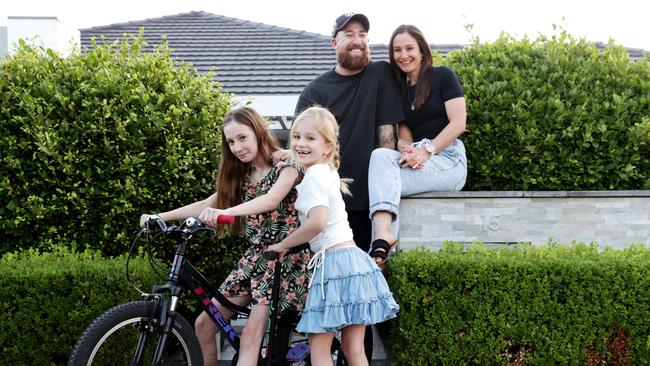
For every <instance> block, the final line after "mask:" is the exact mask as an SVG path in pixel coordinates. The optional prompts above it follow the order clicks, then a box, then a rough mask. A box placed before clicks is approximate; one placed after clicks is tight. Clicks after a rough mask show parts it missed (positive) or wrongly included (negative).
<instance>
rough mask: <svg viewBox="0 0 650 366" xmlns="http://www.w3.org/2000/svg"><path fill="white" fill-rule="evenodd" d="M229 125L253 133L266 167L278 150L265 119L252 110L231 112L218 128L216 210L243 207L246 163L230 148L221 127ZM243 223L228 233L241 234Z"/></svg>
mask: <svg viewBox="0 0 650 366" xmlns="http://www.w3.org/2000/svg"><path fill="white" fill-rule="evenodd" d="M229 123H240V124H242V125H245V126H248V127H250V128H251V129H252V130H253V132H254V133H255V137H256V138H257V144H258V151H257V154H258V156H259V155H260V154H261V156H263V157H264V158H265V159H266V162H267V163H268V164H269V165H272V164H273V156H272V154H273V153H274V152H276V151H278V150H279V149H280V145H279V144H278V141H277V139H276V138H275V137H274V136H273V135H271V134H270V133H269V130H268V129H267V127H266V122H265V121H264V118H262V116H261V115H260V114H259V113H258V112H257V111H256V110H255V109H253V108H251V107H240V108H235V109H233V110H231V111H230V112H229V113H228V114H226V116H225V117H224V119H223V123H222V124H221V162H220V163H219V171H218V176H217V183H216V187H215V188H216V191H217V208H221V209H225V208H229V207H232V206H236V205H238V204H240V203H242V200H243V199H242V193H243V190H242V184H243V183H244V178H245V177H246V174H248V172H249V170H250V164H249V163H246V164H244V163H242V161H241V160H239V159H238V158H237V157H236V156H235V154H233V153H232V151H230V147H229V146H228V143H227V141H226V136H225V135H224V133H223V127H224V126H226V125H227V124H229ZM242 229H243V219H239V220H236V221H235V224H234V225H231V226H230V228H229V229H226V230H227V231H228V232H231V233H237V234H241V233H242Z"/></svg>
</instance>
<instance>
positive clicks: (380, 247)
mask: <svg viewBox="0 0 650 366" xmlns="http://www.w3.org/2000/svg"><path fill="white" fill-rule="evenodd" d="M396 246H397V240H394V241H393V242H392V243H390V244H389V243H388V242H387V241H386V240H384V239H376V240H375V241H373V242H372V245H371V246H370V253H369V254H370V256H371V257H373V258H374V259H375V263H377V266H379V268H381V269H385V268H386V261H388V255H389V254H390V251H391V250H392V249H393V248H395V247H396ZM377 259H379V261H378V260H377Z"/></svg>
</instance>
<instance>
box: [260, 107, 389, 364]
mask: <svg viewBox="0 0 650 366" xmlns="http://www.w3.org/2000/svg"><path fill="white" fill-rule="evenodd" d="M337 137H338V124H337V122H336V119H335V118H334V116H333V115H332V114H331V113H330V112H329V111H328V110H327V109H325V108H321V107H311V108H308V109H306V110H305V111H304V112H302V113H301V114H300V115H299V116H298V117H297V118H296V120H295V121H294V123H293V126H292V128H291V155H292V158H293V159H294V160H295V161H296V162H297V163H298V164H299V165H300V166H302V167H303V168H304V169H305V176H304V178H303V180H302V182H301V183H300V184H299V185H298V186H296V189H297V190H298V198H297V200H296V204H295V207H296V209H297V210H298V217H299V218H300V227H299V228H298V229H296V230H295V231H294V232H293V233H291V234H290V235H289V236H288V237H286V238H285V239H284V240H282V241H281V242H280V243H278V244H275V245H272V246H270V247H269V248H268V250H272V251H275V252H278V253H280V254H282V253H284V252H286V251H287V250H288V249H289V248H291V247H293V246H296V245H299V244H302V243H304V242H306V241H308V242H309V244H310V246H311V249H312V251H313V252H314V253H315V254H314V256H313V257H312V260H311V262H310V266H311V267H312V268H314V273H313V276H312V282H311V283H310V291H309V295H308V296H307V302H306V304H305V309H304V311H303V314H302V318H301V320H300V323H298V327H297V329H298V331H300V332H303V333H308V334H309V343H310V348H311V362H312V364H313V365H326V364H329V365H331V364H332V359H331V353H330V346H331V343H332V339H333V337H334V334H335V333H336V332H337V331H338V330H341V332H342V344H343V352H344V353H345V356H346V358H347V360H348V363H349V364H350V365H368V360H367V359H366V356H365V353H364V346H363V338H364V334H365V327H366V325H369V324H376V323H380V322H383V321H385V320H388V319H391V318H394V317H395V315H396V313H397V311H398V310H399V305H397V303H396V302H395V300H394V299H393V296H392V293H391V292H390V289H389V288H388V284H387V283H386V280H385V278H384V276H383V275H382V272H381V270H380V269H379V267H377V265H376V264H375V262H374V261H373V260H372V258H370V257H369V256H368V255H367V254H366V253H364V252H363V251H362V250H361V249H359V248H358V247H357V246H356V245H355V243H354V241H353V240H352V230H351V229H350V225H349V223H348V220H347V213H346V212H345V204H344V202H343V197H342V195H341V191H343V192H346V193H347V192H349V191H348V189H347V184H346V182H342V181H341V179H340V178H339V175H338V173H337V169H338V166H339V150H338V145H337V142H336V141H337Z"/></svg>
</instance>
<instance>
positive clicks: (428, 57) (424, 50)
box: [388, 24, 433, 110]
mask: <svg viewBox="0 0 650 366" xmlns="http://www.w3.org/2000/svg"><path fill="white" fill-rule="evenodd" d="M403 33H408V34H409V35H410V36H411V37H413V38H415V41H416V42H417V45H418V48H419V49H420V53H421V54H422V59H421V60H420V75H418V80H417V81H416V83H417V84H416V85H417V86H416V87H415V95H414V98H415V102H414V106H415V110H420V107H421V106H422V104H424V102H426V100H427V99H429V94H430V93H431V73H430V72H429V68H430V67H431V66H433V56H432V53H431V47H429V44H428V43H427V40H426V39H425V38H424V34H422V32H421V31H420V30H419V29H418V28H417V27H416V26H414V25H410V24H402V25H400V26H399V27H397V28H396V29H395V31H393V35H391V36H390V42H389V43H388V57H389V58H390V64H391V66H392V67H393V73H394V74H395V77H396V78H397V82H398V83H399V85H400V87H401V88H402V92H405V93H406V92H407V90H408V83H407V80H406V74H405V73H404V72H403V71H402V70H401V69H400V68H399V66H397V62H396V61H395V55H394V53H393V41H394V40H395V37H396V36H397V35H398V34H403Z"/></svg>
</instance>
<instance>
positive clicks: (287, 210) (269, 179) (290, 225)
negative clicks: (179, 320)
mask: <svg viewBox="0 0 650 366" xmlns="http://www.w3.org/2000/svg"><path fill="white" fill-rule="evenodd" d="M288 166H294V165H292V164H290V163H287V162H280V163H278V164H277V165H275V166H274V167H272V168H271V170H270V171H269V172H268V173H267V174H266V175H265V176H264V177H263V178H262V179H260V181H259V182H258V183H257V184H255V185H253V184H251V182H250V174H247V175H246V178H245V179H244V182H242V199H243V201H244V202H248V201H250V200H252V199H254V198H256V197H259V196H262V195H264V194H266V193H268V191H269V190H270V189H271V187H273V185H274V184H275V182H277V180H278V177H279V176H280V171H281V170H282V169H283V168H285V167H288ZM294 167H295V166H294ZM296 197H297V192H296V189H295V186H294V188H292V189H291V191H290V192H289V194H287V196H286V197H285V198H284V199H283V200H282V202H280V204H279V205H278V206H277V207H276V208H275V209H273V210H271V211H268V212H265V213H262V214H258V215H249V216H246V220H245V225H244V235H245V237H246V239H247V240H248V242H249V243H250V244H251V246H250V247H249V248H248V250H247V251H246V253H244V256H243V257H242V258H241V259H240V260H239V262H238V263H237V264H236V265H235V268H234V269H233V270H232V271H231V272H230V274H229V275H228V277H227V278H226V280H225V281H224V282H223V284H222V285H221V287H220V290H221V292H222V293H223V294H224V295H225V296H227V297H237V296H245V295H251V297H252V304H253V305H257V304H260V305H269V304H270V303H271V289H272V287H271V286H272V281H273V271H274V270H275V265H276V263H277V261H267V260H265V259H264V258H262V252H263V251H264V250H265V249H266V247H267V246H268V245H270V244H275V243H278V242H280V241H281V240H282V239H284V238H285V237H286V236H287V235H289V234H290V233H291V232H292V231H293V230H295V229H296V228H297V227H298V211H296V209H295V207H294V204H295V201H296ZM310 254H311V252H310V251H309V249H305V250H303V251H300V252H298V253H296V254H292V255H287V256H285V257H284V258H283V260H282V262H281V266H282V277H281V278H282V282H281V284H280V289H281V290H280V303H279V306H278V307H279V309H280V312H282V311H284V310H287V309H292V310H297V311H302V309H303V306H304V304H305V300H306V298H307V287H308V284H309V279H310V276H311V273H310V272H309V271H308V270H307V264H308V263H309V260H310Z"/></svg>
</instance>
